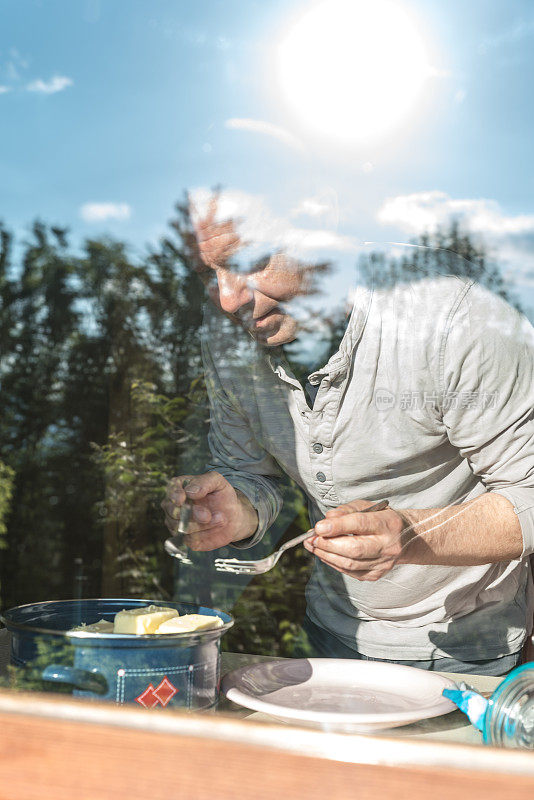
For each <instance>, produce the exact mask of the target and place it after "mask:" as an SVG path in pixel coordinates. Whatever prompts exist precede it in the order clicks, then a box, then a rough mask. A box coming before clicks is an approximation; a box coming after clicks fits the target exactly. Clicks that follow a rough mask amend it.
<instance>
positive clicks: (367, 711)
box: [222, 658, 456, 732]
mask: <svg viewBox="0 0 534 800" xmlns="http://www.w3.org/2000/svg"><path fill="white" fill-rule="evenodd" d="M450 685H451V681H450V680H448V679H447V678H443V677H442V676H441V675H438V674H437V673H435V672H427V670H422V669H415V668H414V667H404V666H400V665H397V664H388V663H384V662H379V661H359V660H358V659H341V658H310V659H305V658H302V659H283V660H278V661H267V662H264V663H262V664H253V665H251V666H248V667H241V669H236V670H233V672H230V673H228V675H226V676H225V677H224V679H223V682H222V691H223V692H224V693H225V695H226V696H227V697H228V699H229V700H232V701H233V702H234V703H238V704H239V705H241V706H245V708H250V709H252V710H253V711H260V712H263V713H264V714H269V715H270V716H272V717H276V719H281V720H283V721H284V722H298V723H299V724H301V725H310V726H313V727H322V728H327V729H328V730H345V731H359V732H366V731H373V730H380V729H382V728H394V727H397V726H399V725H408V724H409V723H410V722H417V721H418V720H422V719H428V718H429V717H438V716H440V715H441V714H448V713H449V712H450V711H454V710H455V709H456V706H455V705H454V703H452V702H451V701H450V700H447V698H445V697H443V695H442V691H443V689H445V688H446V687H447V686H450Z"/></svg>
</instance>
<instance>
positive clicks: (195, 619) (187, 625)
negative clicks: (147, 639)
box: [156, 614, 224, 633]
mask: <svg viewBox="0 0 534 800" xmlns="http://www.w3.org/2000/svg"><path fill="white" fill-rule="evenodd" d="M222 625H224V622H223V621H222V619H221V618H220V617H211V616H209V615H208V614H183V615H182V616H181V617H173V618H172V619H168V620H167V621H166V622H162V624H161V625H160V626H159V628H158V629H157V631H156V633H192V632H193V631H207V630H209V629H210V628H220V627H221V626H222Z"/></svg>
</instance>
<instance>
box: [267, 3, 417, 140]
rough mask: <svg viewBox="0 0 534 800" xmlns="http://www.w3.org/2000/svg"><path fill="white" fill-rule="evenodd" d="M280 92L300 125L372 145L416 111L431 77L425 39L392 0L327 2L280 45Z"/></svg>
mask: <svg viewBox="0 0 534 800" xmlns="http://www.w3.org/2000/svg"><path fill="white" fill-rule="evenodd" d="M276 60H277V72H278V80H279V83H280V89H281V91H282V94H283V96H284V98H285V100H286V101H287V103H288V105H289V107H290V109H291V111H292V112H293V113H294V114H295V115H296V116H297V117H298V118H299V120H300V121H301V123H302V124H303V125H304V126H305V127H307V128H309V129H311V130H313V131H315V132H317V133H319V134H320V135H322V136H324V137H328V138H329V139H337V140H339V141H340V142H345V143H351V144H366V143H372V142H373V141H375V140H377V139H381V138H383V137H385V136H386V135H388V134H391V132H393V131H394V130H395V129H396V128H397V127H398V126H399V125H400V124H401V123H402V122H403V121H404V120H405V119H406V118H407V117H409V115H410V113H411V112H413V110H414V108H415V106H416V104H417V101H418V99H419V97H420V95H421V91H422V89H423V86H424V84H425V82H426V80H427V78H428V76H429V74H430V69H429V65H428V60H427V53H426V49H425V45H424V42H423V39H422V37H421V35H420V33H419V31H418V30H417V26H416V24H415V22H414V21H413V20H412V18H411V17H410V15H409V14H408V12H407V11H406V10H405V9H403V7H402V6H401V5H400V4H399V3H398V2H394V0H326V2H322V3H320V4H319V5H316V6H315V7H314V8H312V9H311V10H310V11H308V12H307V13H305V14H304V15H303V16H302V17H301V18H300V19H298V20H297V21H296V22H295V23H294V24H293V25H292V27H291V28H290V30H289V31H287V33H286V34H285V36H284V37H283V40H282V41H281V42H280V44H279V46H278V49H277V58H276Z"/></svg>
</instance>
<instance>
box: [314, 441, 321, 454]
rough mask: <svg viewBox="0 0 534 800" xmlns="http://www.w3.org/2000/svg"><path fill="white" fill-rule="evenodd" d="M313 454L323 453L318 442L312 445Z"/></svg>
mask: <svg viewBox="0 0 534 800" xmlns="http://www.w3.org/2000/svg"><path fill="white" fill-rule="evenodd" d="M313 452H314V453H322V452H323V446H322V444H320V443H319V442H315V444H314V445H313Z"/></svg>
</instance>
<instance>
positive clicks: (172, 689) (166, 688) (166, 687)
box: [154, 675, 178, 707]
mask: <svg viewBox="0 0 534 800" xmlns="http://www.w3.org/2000/svg"><path fill="white" fill-rule="evenodd" d="M177 692H178V689H177V688H176V686H174V685H173V684H172V683H171V682H170V680H169V679H168V678H167V676H166V675H165V677H164V678H163V680H162V681H161V683H160V684H159V686H158V687H157V688H156V689H154V694H155V695H156V697H157V698H158V700H159V702H160V703H161V705H162V706H163V707H165V706H166V705H167V703H169V702H170V701H171V700H172V698H173V697H174V695H175V694H176V693H177Z"/></svg>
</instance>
